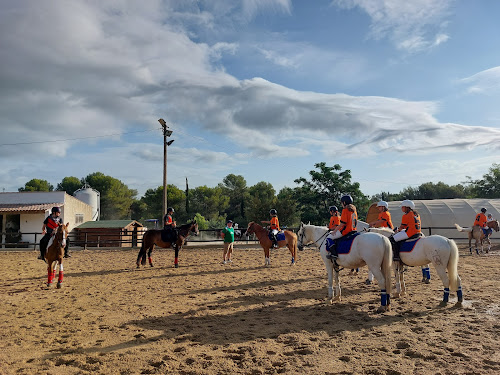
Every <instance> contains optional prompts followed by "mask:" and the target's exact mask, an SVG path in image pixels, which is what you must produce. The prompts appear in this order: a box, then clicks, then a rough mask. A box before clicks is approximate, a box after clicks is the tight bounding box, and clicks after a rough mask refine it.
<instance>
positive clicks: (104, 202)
mask: <svg viewBox="0 0 500 375" xmlns="http://www.w3.org/2000/svg"><path fill="white" fill-rule="evenodd" d="M83 181H86V182H87V183H88V184H89V185H90V186H91V187H92V188H94V189H95V190H97V191H98V192H99V193H100V201H101V220H110V219H129V218H130V215H131V209H130V208H131V205H132V203H133V202H134V197H135V196H136V195H137V191H136V190H134V189H129V188H128V187H127V185H125V184H124V183H123V182H121V181H120V180H118V179H116V178H114V177H111V176H106V175H104V174H103V173H101V172H95V173H92V174H89V175H88V176H87V177H85V178H84V179H83ZM83 181H82V182H83Z"/></svg>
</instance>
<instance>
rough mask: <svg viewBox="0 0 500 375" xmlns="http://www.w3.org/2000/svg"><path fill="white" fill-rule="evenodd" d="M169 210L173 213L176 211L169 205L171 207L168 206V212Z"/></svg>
mask: <svg viewBox="0 0 500 375" xmlns="http://www.w3.org/2000/svg"><path fill="white" fill-rule="evenodd" d="M168 212H172V213H174V212H175V210H174V209H173V208H172V207H169V208H167V213H168Z"/></svg>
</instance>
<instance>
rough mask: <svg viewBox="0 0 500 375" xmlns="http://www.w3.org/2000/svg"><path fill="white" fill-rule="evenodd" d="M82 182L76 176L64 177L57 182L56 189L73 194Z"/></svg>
mask: <svg viewBox="0 0 500 375" xmlns="http://www.w3.org/2000/svg"><path fill="white" fill-rule="evenodd" d="M82 185H83V184H82V182H81V181H80V179H79V178H78V177H73V176H71V177H64V178H63V179H62V181H61V182H60V183H59V184H57V188H56V190H58V191H65V192H66V193H67V194H69V195H73V193H74V192H75V191H77V190H78V189H80V188H81V187H82Z"/></svg>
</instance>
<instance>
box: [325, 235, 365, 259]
mask: <svg viewBox="0 0 500 375" xmlns="http://www.w3.org/2000/svg"><path fill="white" fill-rule="evenodd" d="M360 234H361V233H358V232H356V233H353V234H349V235H347V236H345V237H341V238H337V239H336V240H334V239H331V238H330V237H328V238H327V239H326V250H328V251H330V249H331V247H332V246H333V244H334V242H335V241H337V254H339V255H340V254H349V253H350V252H351V246H352V242H353V241H354V239H355V238H356V237H357V236H358V235H360Z"/></svg>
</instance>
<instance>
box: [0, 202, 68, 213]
mask: <svg viewBox="0 0 500 375" xmlns="http://www.w3.org/2000/svg"><path fill="white" fill-rule="evenodd" d="M54 206H58V207H61V206H64V203H43V204H32V203H0V212H45V211H47V210H50V209H51V208H52V207H54Z"/></svg>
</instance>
